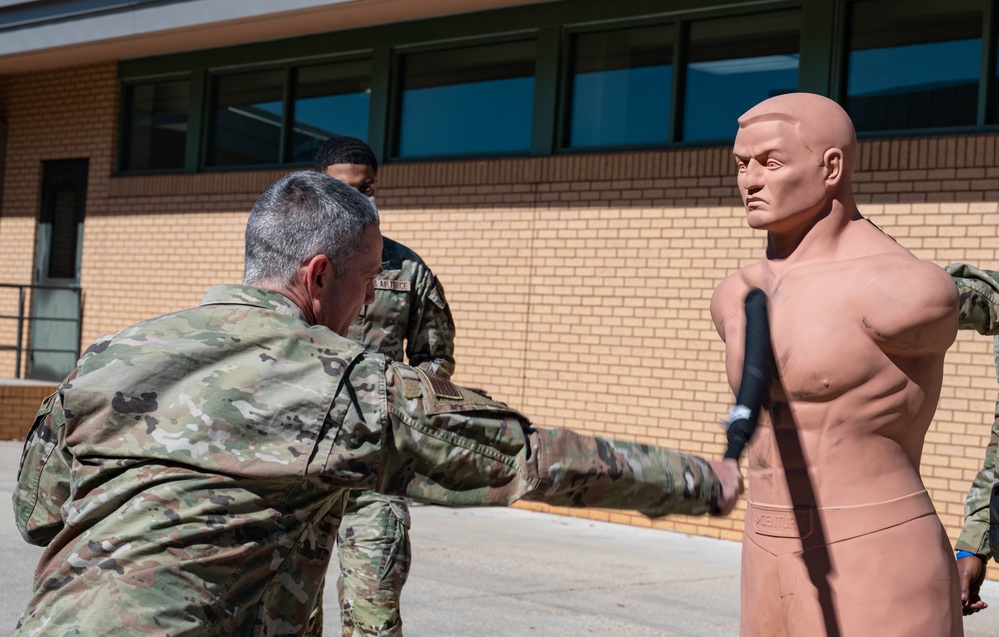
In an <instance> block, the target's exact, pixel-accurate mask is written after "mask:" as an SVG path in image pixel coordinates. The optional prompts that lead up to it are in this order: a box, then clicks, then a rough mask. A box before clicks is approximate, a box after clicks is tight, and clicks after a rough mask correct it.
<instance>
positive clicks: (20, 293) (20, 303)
mask: <svg viewBox="0 0 999 637" xmlns="http://www.w3.org/2000/svg"><path fill="white" fill-rule="evenodd" d="M0 289H16V290H17V311H16V313H14V314H0V321H5V320H8V321H9V320H13V321H16V322H17V328H16V329H17V335H16V337H15V342H14V344H13V345H11V344H5V343H0V352H9V351H13V352H14V378H21V374H22V371H21V370H22V366H21V356H22V354H25V355H27V356H31V354H33V353H36V352H39V353H56V354H74V355H77V356H78V355H79V351H80V337H81V328H82V327H83V321H82V317H83V313H82V308H83V292H82V288H80V287H79V286H72V285H29V284H26V283H23V284H22V283H0ZM29 290H30V291H31V292H32V294H33V293H34V291H35V290H64V291H68V292H76V317H75V318H68V317H56V316H32V315H31V313H30V312H29V313H27V314H26V313H25V305H26V300H28V299H27V297H28V294H27V291H29ZM3 310H4V308H0V311H3ZM40 322H51V323H75V324H76V348H75V349H52V348H44V347H32V346H31V344H30V337H29V344H28V345H27V346H25V345H24V332H25V329H24V328H25V326H26V325H28V326H30V325H31V324H32V323H40Z"/></svg>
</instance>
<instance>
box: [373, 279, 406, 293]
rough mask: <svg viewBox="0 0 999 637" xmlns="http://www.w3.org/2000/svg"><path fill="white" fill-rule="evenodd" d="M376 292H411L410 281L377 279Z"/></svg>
mask: <svg viewBox="0 0 999 637" xmlns="http://www.w3.org/2000/svg"><path fill="white" fill-rule="evenodd" d="M375 289H376V290H392V291H393V292H409V290H410V289H411V285H410V282H409V281H393V280H392V279H375Z"/></svg>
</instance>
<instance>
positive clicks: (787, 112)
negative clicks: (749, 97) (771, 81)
mask: <svg viewBox="0 0 999 637" xmlns="http://www.w3.org/2000/svg"><path fill="white" fill-rule="evenodd" d="M775 120H776V121H783V122H787V123H788V124H790V125H791V126H792V127H793V128H794V132H795V134H796V135H797V138H798V141H799V142H800V143H801V144H802V145H803V146H804V147H805V148H807V149H808V150H810V151H811V152H812V153H814V154H815V155H818V156H819V157H821V156H822V155H823V154H824V153H825V151H827V150H829V149H830V148H839V149H840V150H842V151H843V173H844V177H845V178H846V179H847V183H849V180H850V177H852V175H853V168H854V164H855V162H856V158H857V133H856V131H855V130H854V128H853V122H852V121H851V120H850V116H849V115H847V114H846V111H844V110H843V107H842V106H840V105H839V104H837V103H836V102H834V101H833V100H831V99H829V98H828V97H823V96H821V95H815V94H814V93H787V94H785V95H777V96H776V97H771V98H769V99H766V100H763V101H762V102H760V103H759V104H757V105H756V106H754V107H753V108H751V109H749V110H748V111H746V112H745V113H743V115H742V117H740V118H739V130H740V131H741V130H742V129H744V128H747V127H748V126H750V125H752V124H755V123H758V122H766V121H775Z"/></svg>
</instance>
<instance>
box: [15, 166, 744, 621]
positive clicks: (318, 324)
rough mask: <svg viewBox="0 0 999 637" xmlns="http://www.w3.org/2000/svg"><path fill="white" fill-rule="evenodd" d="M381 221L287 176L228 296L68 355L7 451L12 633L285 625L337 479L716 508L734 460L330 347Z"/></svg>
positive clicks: (357, 302) (377, 260) (505, 496)
mask: <svg viewBox="0 0 999 637" xmlns="http://www.w3.org/2000/svg"><path fill="white" fill-rule="evenodd" d="M377 221H378V213H377V211H376V210H375V208H374V206H373V205H371V204H370V203H369V202H368V201H367V200H366V199H365V198H364V197H362V196H361V195H360V194H358V193H357V191H355V190H353V189H352V188H350V187H348V186H346V185H344V184H343V183H341V182H339V181H337V180H334V179H330V178H328V177H325V176H323V175H319V174H317V173H315V172H312V171H309V172H299V173H292V174H291V175H288V176H286V177H284V178H283V179H281V180H280V181H278V182H277V183H276V184H274V185H273V186H272V187H271V188H270V189H268V191H267V192H265V193H264V194H263V195H262V196H261V198H260V199H259V200H258V201H257V203H256V204H255V205H254V207H253V210H252V211H251V212H250V217H249V219H248V221H247V229H246V259H245V266H246V269H245V274H244V279H243V285H222V286H216V287H214V288H212V289H211V290H209V292H208V295H207V296H206V297H205V299H204V301H203V302H202V303H201V305H199V306H198V307H196V308H192V309H189V310H184V311H180V312H176V313H173V314H167V315H165V316H161V317H158V318H154V319H151V320H148V321H145V322H142V323H139V324H137V325H134V326H132V327H129V328H126V329H125V330H123V331H121V332H119V333H118V334H115V335H113V336H107V337H103V338H101V339H99V340H98V341H97V342H96V343H94V344H93V345H92V346H91V347H89V348H88V349H87V351H86V352H85V353H84V355H83V356H82V357H81V358H80V361H79V363H78V366H77V368H76V369H75V370H74V371H73V373H71V374H70V377H69V378H68V379H67V380H66V381H65V382H64V383H63V384H62V385H60V386H59V388H58V390H57V391H56V393H55V394H53V395H52V396H51V397H49V398H48V399H46V401H45V402H44V404H43V405H42V408H41V410H40V411H39V414H38V416H37V418H36V420H35V422H34V423H33V425H32V428H31V430H30V432H29V435H28V439H27V440H26V441H25V451H24V455H23V457H22V461H21V467H20V471H19V472H18V480H17V488H16V491H15V494H14V508H15V520H16V523H17V525H18V529H19V530H20V531H21V533H22V535H23V536H24V537H25V539H27V540H28V541H29V542H34V543H37V544H41V545H47V549H46V550H45V552H44V553H43V555H42V558H41V560H40V562H39V565H38V569H37V570H36V572H35V580H34V590H33V596H32V598H31V600H30V601H29V602H28V607H27V608H26V610H25V611H24V613H23V614H22V615H21V618H20V619H19V620H18V625H17V631H18V633H19V634H22V635H46V636H50V635H98V634H102V635H103V634H109V633H112V634H116V635H162V636H164V637H165V636H166V635H170V636H173V637H177V636H181V635H232V636H245V635H301V634H302V633H303V632H304V631H305V629H306V624H307V622H308V619H309V615H310V613H311V612H312V610H313V609H314V608H315V603H316V599H317V597H318V595H319V586H320V584H321V583H322V581H323V578H324V575H325V572H326V568H327V566H328V563H329V559H330V556H331V551H332V545H333V538H334V537H335V535H336V530H337V525H338V522H339V513H340V511H341V510H342V506H343V500H344V497H345V492H346V490H348V489H367V490H375V491H379V492H384V493H392V494H396V495H405V496H409V497H413V498H417V499H421V500H425V501H429V502H436V503H440V504H447V505H457V506H475V505H506V504H510V503H511V502H514V501H516V500H518V499H521V498H523V499H529V500H534V501H538V502H545V503H548V504H552V505H558V506H577V507H585V506H590V507H611V508H621V509H634V510H637V511H640V512H642V513H644V514H645V515H648V516H650V517H657V516H662V515H666V514H668V513H688V514H700V513H707V512H713V513H719V514H724V513H728V512H730V511H731V509H732V507H733V506H734V505H735V501H736V500H737V498H738V495H739V493H740V492H741V490H742V476H741V474H740V472H739V467H738V464H737V463H736V462H735V461H733V460H723V461H716V462H708V461H705V460H703V459H701V458H698V457H696V456H691V455H687V454H682V453H678V452H674V451H669V450H666V449H662V448H658V447H650V446H647V445H642V444H637V443H628V442H619V441H614V440H610V439H605V438H597V437H591V436H582V435H579V434H576V433H574V432H572V431H569V430H560V429H548V428H538V427H533V426H531V424H530V423H529V422H528V421H527V419H526V418H525V417H524V416H522V415H521V414H520V413H518V412H517V411H515V410H513V409H511V408H509V407H507V406H506V405H502V404H500V403H495V402H493V401H491V400H489V399H487V398H485V397H483V396H482V395H481V394H477V393H475V392H471V391H468V390H465V389H462V388H459V387H456V386H455V385H453V384H452V383H450V382H449V381H448V380H446V379H444V378H442V377H440V376H436V375H433V374H427V373H426V372H424V371H422V370H419V369H414V368H412V367H409V366H406V365H403V364H401V363H398V362H392V361H390V360H388V359H387V358H386V357H385V356H384V355H381V354H375V353H370V352H366V351H365V350H364V348H362V347H361V346H360V345H357V344H356V343H353V342H351V341H349V340H347V339H345V338H342V337H341V336H340V335H343V334H346V333H347V330H348V327H349V325H350V323H351V322H352V321H353V320H354V318H355V317H356V316H357V315H358V312H359V311H360V308H361V307H362V305H363V304H364V303H366V302H370V301H371V300H372V298H373V296H374V289H373V281H374V280H375V279H376V278H377V277H378V273H379V272H380V269H381V248H382V242H381V235H380V233H379V231H378V223H377ZM498 557H499V558H500V559H502V556H498Z"/></svg>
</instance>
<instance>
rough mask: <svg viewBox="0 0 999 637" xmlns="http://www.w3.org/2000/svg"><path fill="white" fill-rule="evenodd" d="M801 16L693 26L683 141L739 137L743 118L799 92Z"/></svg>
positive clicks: (782, 13) (754, 17) (769, 16)
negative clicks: (763, 103)
mask: <svg viewBox="0 0 999 637" xmlns="http://www.w3.org/2000/svg"><path fill="white" fill-rule="evenodd" d="M800 25H801V19H800V15H799V12H798V11H779V12H773V13H761V14H757V15H747V16H738V17H733V18H721V19H717V20H704V21H700V22H694V23H693V24H691V25H690V45H689V48H688V54H687V66H686V88H685V91H684V100H683V139H685V140H715V139H717V140H722V139H726V140H727V139H732V138H734V137H735V132H736V129H737V128H738V124H737V120H738V119H739V116H740V115H742V114H743V113H745V112H746V111H747V110H749V109H750V108H751V107H753V106H754V105H755V104H757V103H759V102H761V101H763V100H765V99H767V98H768V97H773V96H774V95H780V94H783V93H790V92H793V91H796V90H797V89H798V51H799V48H800V41H801V26H800Z"/></svg>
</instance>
